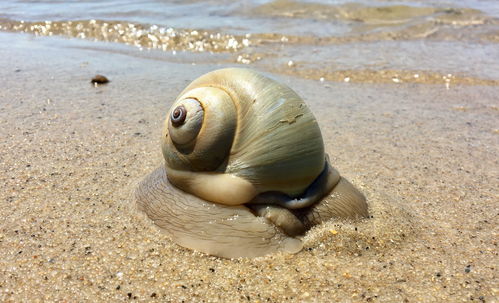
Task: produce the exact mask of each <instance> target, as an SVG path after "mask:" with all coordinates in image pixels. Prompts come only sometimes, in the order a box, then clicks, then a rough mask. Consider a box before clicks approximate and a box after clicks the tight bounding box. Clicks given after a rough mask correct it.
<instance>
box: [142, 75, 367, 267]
mask: <svg viewBox="0 0 499 303" xmlns="http://www.w3.org/2000/svg"><path fill="white" fill-rule="evenodd" d="M161 149H162V152H163V156H164V159H165V163H164V164H163V165H161V166H160V167H159V168H157V169H156V170H154V171H153V172H152V173H150V174H149V175H148V176H146V177H145V178H144V180H142V181H141V182H140V184H139V186H138V188H137V190H136V192H135V197H136V205H137V208H138V209H139V210H140V211H142V212H144V213H145V214H146V215H147V217H148V218H150V219H151V220H152V221H153V222H154V223H155V224H156V225H157V226H159V227H160V228H161V229H162V230H163V231H165V232H166V233H167V234H168V235H169V236H170V237H171V239H172V240H173V241H174V242H175V243H177V244H179V245H181V246H183V247H187V248H190V249H194V250H198V251H201V252H204V253H207V254H210V255H215V256H220V257H227V258H234V257H258V256H263V255H267V254H272V253H276V252H287V253H296V252H298V251H300V250H301V249H302V246H303V243H302V240H301V236H302V235H304V233H305V232H306V231H307V230H309V229H310V228H311V227H312V226H314V225H317V224H320V223H322V222H325V221H327V220H330V219H331V218H363V217H367V216H368V207H367V203H366V200H365V198H364V196H363V195H362V194H361V193H360V192H359V191H358V190H357V189H356V188H355V187H354V186H353V185H352V184H351V183H350V182H348V181H347V180H346V179H345V178H343V177H341V176H340V174H339V173H338V171H337V170H336V169H334V168H333V167H332V166H331V164H330V161H329V158H328V156H327V154H325V152H324V143H323V140H322V134H321V131H320V129H319V125H318V123H317V121H316V119H315V117H314V116H313V114H312V112H311V111H310V110H309V109H308V107H307V106H306V104H305V103H304V101H303V100H302V99H301V98H300V97H299V96H298V95H297V94H296V93H295V92H294V91H293V90H292V89H291V88H289V87H287V86H286V85H283V84H280V83H278V82H276V81H274V80H272V79H269V78H267V77H265V76H263V75H260V74H258V73H256V72H254V71H252V70H248V69H240V68H229V69H221V70H215V71H213V72H210V73H208V74H205V75H203V76H201V77H200V78H198V79H196V80H194V81H193V82H192V83H191V84H189V85H188V86H187V87H186V88H185V89H184V90H183V91H182V92H181V93H180V95H179V96H178V97H177V99H176V100H175V102H174V103H173V105H172V107H171V109H170V111H169V112H168V114H167V116H166V119H165V123H164V129H163V134H162V138H161Z"/></svg>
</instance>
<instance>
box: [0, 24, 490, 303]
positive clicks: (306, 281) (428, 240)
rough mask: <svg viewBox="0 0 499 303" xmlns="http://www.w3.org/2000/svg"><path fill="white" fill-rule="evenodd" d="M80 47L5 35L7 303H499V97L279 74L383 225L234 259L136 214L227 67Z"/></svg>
mask: <svg viewBox="0 0 499 303" xmlns="http://www.w3.org/2000/svg"><path fill="white" fill-rule="evenodd" d="M32 40H35V41H32ZM80 43H82V42H74V41H73V42H68V41H63V42H61V41H60V40H59V39H55V38H43V39H40V38H36V39H33V38H32V37H31V36H24V35H21V34H5V33H2V34H0V66H1V67H2V68H1V69H0V74H1V79H2V82H1V84H0V138H1V140H0V149H1V151H2V152H1V153H0V159H1V161H0V172H1V174H0V180H1V183H0V185H1V186H2V190H1V191H0V196H1V199H0V208H1V210H2V221H1V222H0V301H6V302H21V301H33V302H36V301H63V302H64V301H68V302H84V301H89V302H99V301H101V302H102V301H125V300H135V301H154V300H157V301H166V302H168V301H171V302H181V301H184V302H217V301H225V302H283V301H290V302H301V301H305V302H335V301H338V302H359V301H366V302H369V301H370V302H376V301H377V302H432V301H434V302H458V301H474V302H495V301H497V300H498V295H499V285H498V284H499V280H498V276H497V269H496V267H497V265H498V260H499V259H498V256H497V254H498V250H497V239H498V238H497V232H498V226H499V225H498V215H497V212H498V209H499V207H498V206H499V203H498V200H499V195H498V184H499V182H498V181H499V180H498V176H499V172H498V169H499V165H498V157H497V155H498V154H499V131H498V129H497V128H498V127H499V126H498V121H499V103H498V99H497V98H498V95H499V94H498V93H499V89H498V87H497V86H451V87H450V88H449V89H446V88H445V86H443V85H424V84H403V83H400V84H354V83H333V82H327V81H326V82H323V83H321V82H319V81H310V80H304V79H301V78H292V77H286V76H282V75H276V74H274V75H270V76H272V77H274V78H276V79H279V80H280V81H282V82H284V83H286V84H288V85H289V86H291V87H292V88H293V89H295V90H296V91H297V92H298V94H299V95H301V96H303V97H304V99H305V100H306V102H307V104H308V105H309V106H310V108H311V109H312V111H313V112H314V113H315V115H316V117H317V119H318V120H319V123H320V126H321V128H322V131H323V136H324V140H325V143H326V150H327V152H328V153H329V154H330V156H331V160H332V163H333V165H334V166H335V167H336V168H337V169H338V170H339V171H340V172H341V174H342V175H344V176H345V177H346V178H348V179H349V180H350V181H351V182H352V183H354V184H356V185H357V186H358V187H359V188H360V189H361V190H362V191H363V192H364V193H365V194H366V196H367V197H368V199H369V203H370V209H371V214H372V215H373V218H371V219H369V220H365V221H362V222H338V221H332V222H330V223H328V224H324V225H321V226H318V227H317V228H315V229H313V230H312V231H310V232H309V233H308V235H307V236H306V237H305V249H304V250H303V251H302V252H300V253H298V254H296V255H273V256H268V257H262V258H257V259H234V260H231V259H220V258H216V257H211V256H206V255H204V254H202V253H198V252H194V251H190V250H187V249H184V248H181V247H179V246H177V245H176V244H174V243H173V242H171V241H170V240H169V239H168V237H167V236H166V235H165V234H162V233H161V232H160V231H159V230H158V229H156V228H155V227H154V226H153V224H151V222H149V221H147V220H145V219H144V218H143V217H142V216H139V215H136V214H135V213H133V212H132V211H131V210H130V209H131V208H130V207H129V206H130V205H131V204H132V203H133V199H132V192H133V189H134V186H135V184H136V183H137V182H138V181H139V180H140V179H141V178H142V177H143V176H144V175H146V174H147V173H149V172H150V171H151V170H152V169H154V167H156V166H157V165H159V164H160V163H161V162H162V158H161V153H160V149H159V136H160V131H161V124H162V120H163V116H164V115H165V112H166V111H167V109H168V108H169V106H170V105H171V103H172V101H173V100H174V98H175V97H176V95H177V94H178V93H179V92H180V91H181V90H182V88H183V87H185V85H186V84H187V83H189V82H190V81H191V80H193V79H194V78H196V77H198V76H199V75H201V74H203V73H205V72H207V71H210V70H213V69H216V68H219V67H222V66H216V65H208V64H207V65H196V66H193V65H188V64H175V63H169V62H164V61H158V60H150V59H144V58H139V57H131V56H127V55H122V54H118V53H113V52H103V51H95V50H91V49H82V48H78V46H81V45H80ZM85 43H88V42H85ZM97 73H102V74H104V75H106V76H107V77H108V78H109V79H110V80H111V82H110V83H109V84H107V85H105V86H100V87H93V86H92V85H91V84H90V83H89V81H90V79H91V78H92V77H93V76H94V75H95V74H97Z"/></svg>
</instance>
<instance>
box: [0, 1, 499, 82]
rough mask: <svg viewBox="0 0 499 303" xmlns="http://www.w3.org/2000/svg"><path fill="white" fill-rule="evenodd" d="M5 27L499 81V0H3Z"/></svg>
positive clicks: (298, 67) (427, 77)
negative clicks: (498, 1) (498, 0)
mask: <svg viewBox="0 0 499 303" xmlns="http://www.w3.org/2000/svg"><path fill="white" fill-rule="evenodd" d="M0 30H3V31H10V32H26V33H29V34H33V35H38V36H63V37H67V38H71V39H84V40H89V41H98V42H109V45H110V47H111V46H112V45H116V44H120V45H130V46H132V47H133V48H130V50H129V52H130V53H131V54H133V52H136V51H140V52H148V53H149V54H150V55H151V56H155V57H156V58H157V57H161V59H164V60H177V61H178V60H180V61H185V62H190V61H192V62H196V63H203V62H210V63H213V62H218V63H222V64H235V65H242V66H245V65H247V66H254V67H256V68H259V69H263V70H267V71H271V72H277V73H284V74H290V75H296V76H301V77H305V78H311V79H317V80H320V81H326V80H331V81H345V82H350V81H351V82H387V83H395V84H396V83H404V82H414V83H442V84H444V85H447V86H448V85H450V84H456V83H458V84H480V85H497V84H499V63H498V61H499V60H498V59H499V47H498V44H499V4H498V3H497V1H495V0H485V1H478V0H477V1H472V0H466V1H444V0H437V1H410V0H408V1H389V0H386V1H341V0H330V1H327V0H322V1H319V0H318V1H291V0H274V1H262V0H260V1H225V0H211V1H210V0H205V1H202V0H199V1H197V0H191V1H126V0H120V1H117V0H116V1H20V0H17V1H0ZM179 58H180V59H179Z"/></svg>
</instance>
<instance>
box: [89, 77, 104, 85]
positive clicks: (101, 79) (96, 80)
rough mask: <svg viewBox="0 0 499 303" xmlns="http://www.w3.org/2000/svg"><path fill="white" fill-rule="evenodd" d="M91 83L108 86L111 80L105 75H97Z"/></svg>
mask: <svg viewBox="0 0 499 303" xmlns="http://www.w3.org/2000/svg"><path fill="white" fill-rule="evenodd" d="M90 82H91V83H93V84H106V83H108V82H109V80H108V79H107V78H106V77H105V76H103V75H95V76H94V77H93V78H92V80H90Z"/></svg>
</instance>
